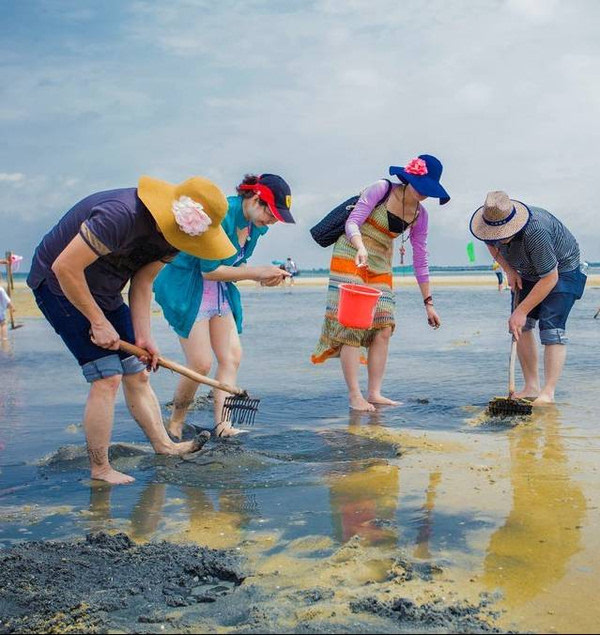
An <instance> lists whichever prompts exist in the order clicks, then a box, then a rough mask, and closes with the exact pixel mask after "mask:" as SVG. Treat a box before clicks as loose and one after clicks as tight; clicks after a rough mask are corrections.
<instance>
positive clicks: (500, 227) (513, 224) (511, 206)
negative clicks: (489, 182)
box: [470, 191, 531, 240]
mask: <svg viewBox="0 0 600 635" xmlns="http://www.w3.org/2000/svg"><path fill="white" fill-rule="evenodd" d="M530 217H531V212H530V211H529V208H528V207H527V205H525V203H521V202H520V201H515V200H513V199H511V198H509V196H508V194H507V193H506V192H502V191H495V192H488V194H487V196H486V197H485V203H484V204H483V205H482V206H481V207H480V208H478V209H477V210H476V211H475V213H474V214H473V216H472V217H471V223H470V229H471V233H472V234H473V236H475V238H478V239H479V240H504V239H506V238H510V237H511V236H514V235H515V234H518V233H519V232H520V231H521V230H522V229H523V227H525V225H527V223H528V222H529V218H530Z"/></svg>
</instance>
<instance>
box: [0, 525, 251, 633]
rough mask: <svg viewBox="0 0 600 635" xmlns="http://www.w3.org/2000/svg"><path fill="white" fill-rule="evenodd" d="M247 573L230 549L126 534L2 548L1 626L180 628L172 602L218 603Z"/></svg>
mask: <svg viewBox="0 0 600 635" xmlns="http://www.w3.org/2000/svg"><path fill="white" fill-rule="evenodd" d="M243 579H244V577H243V574H242V573H241V571H240V561H239V558H237V557H236V556H235V555H233V554H231V553H229V552H226V551H218V550H213V549H206V548H200V547H196V546H189V545H175V544H171V543H167V542H161V543H156V544H145V545H136V544H135V543H134V542H133V541H132V540H131V539H130V538H129V537H128V536H126V535H125V534H117V535H114V536H111V535H108V534H105V533H98V534H89V535H88V536H87V537H86V539H85V540H82V541H69V542H42V541H40V542H29V543H23V544H20V545H18V546H16V547H14V548H11V549H9V550H7V551H6V552H4V553H0V616H1V617H0V620H1V622H0V632H2V633H13V632H31V631H34V632H51V633H56V632H69V631H70V632H87V633H98V632H106V631H107V630H108V629H110V630H114V629H117V630H123V631H125V632H128V631H131V630H132V623H135V622H139V623H144V626H142V625H141V624H140V625H139V626H138V628H137V630H138V632H139V631H140V630H142V631H144V632H151V630H148V628H146V626H147V625H150V624H158V623H159V622H169V623H170V624H171V626H172V629H173V630H176V627H177V625H176V623H174V619H173V617H172V616H169V615H168V613H169V612H172V611H173V609H174V607H185V606H190V605H193V604H197V603H206V602H214V601H215V600H216V599H217V598H219V597H221V596H223V595H226V594H228V593H230V592H231V590H232V589H234V588H235V587H236V586H237V585H239V584H240V583H241V582H242V581H243ZM157 628H158V627H157ZM163 628H164V626H163ZM158 630H160V629H158ZM170 630H171V629H170Z"/></svg>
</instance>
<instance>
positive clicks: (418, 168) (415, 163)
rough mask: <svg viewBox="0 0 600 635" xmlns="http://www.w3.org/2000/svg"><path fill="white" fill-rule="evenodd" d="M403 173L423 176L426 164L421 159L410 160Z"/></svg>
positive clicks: (425, 171) (425, 172)
mask: <svg viewBox="0 0 600 635" xmlns="http://www.w3.org/2000/svg"><path fill="white" fill-rule="evenodd" d="M404 171H405V172H408V173H409V174H415V175H416V176H423V175H425V174H427V163H425V161H424V160H423V159H412V160H411V161H409V162H408V163H407V164H406V166H405V168H404Z"/></svg>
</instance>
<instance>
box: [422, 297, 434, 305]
mask: <svg viewBox="0 0 600 635" xmlns="http://www.w3.org/2000/svg"><path fill="white" fill-rule="evenodd" d="M423 304H424V305H425V306H427V305H429V306H433V298H432V296H430V295H428V296H427V297H426V298H425V299H424V300H423Z"/></svg>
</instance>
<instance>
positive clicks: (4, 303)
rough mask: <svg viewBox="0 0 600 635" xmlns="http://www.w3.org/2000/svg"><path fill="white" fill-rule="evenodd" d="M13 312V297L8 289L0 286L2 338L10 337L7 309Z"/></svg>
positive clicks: (0, 335)
mask: <svg viewBox="0 0 600 635" xmlns="http://www.w3.org/2000/svg"><path fill="white" fill-rule="evenodd" d="M7 310H8V311H9V312H10V314H11V315H12V314H13V311H14V307H13V303H12V302H11V299H10V297H9V295H8V293H6V291H5V290H4V289H3V288H2V287H0V340H7V339H8V330H7V327H6V311H7Z"/></svg>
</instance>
